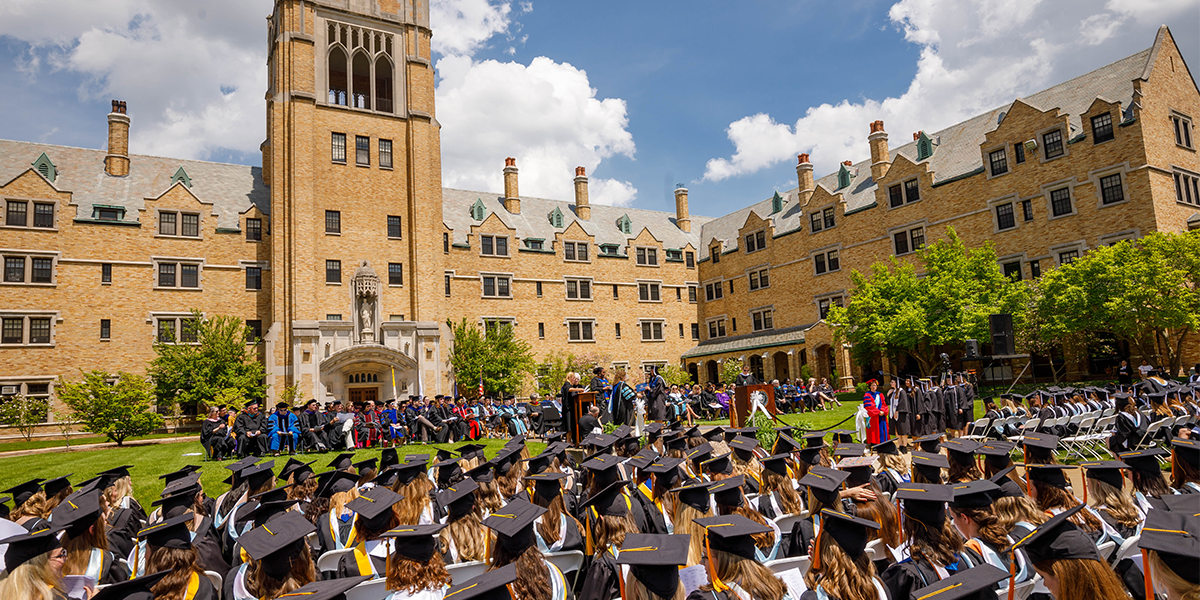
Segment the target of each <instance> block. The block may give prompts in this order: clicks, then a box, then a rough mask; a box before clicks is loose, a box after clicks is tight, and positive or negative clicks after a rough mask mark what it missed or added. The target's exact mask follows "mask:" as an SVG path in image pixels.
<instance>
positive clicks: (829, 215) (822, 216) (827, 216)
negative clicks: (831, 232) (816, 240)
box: [811, 206, 835, 233]
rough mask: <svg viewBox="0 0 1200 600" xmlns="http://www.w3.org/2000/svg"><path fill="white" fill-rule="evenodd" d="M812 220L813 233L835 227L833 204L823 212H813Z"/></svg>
mask: <svg viewBox="0 0 1200 600" xmlns="http://www.w3.org/2000/svg"><path fill="white" fill-rule="evenodd" d="M811 222H812V230H813V233H816V232H818V231H821V230H823V229H829V228H830V227H833V226H834V223H835V222H834V218H833V207H832V206H831V207H829V208H826V209H825V210H823V211H821V212H817V213H813V214H812V219H811Z"/></svg>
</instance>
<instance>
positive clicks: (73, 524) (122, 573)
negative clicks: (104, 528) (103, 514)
mask: <svg viewBox="0 0 1200 600" xmlns="http://www.w3.org/2000/svg"><path fill="white" fill-rule="evenodd" d="M99 517H100V490H98V489H91V490H89V491H84V492H76V493H74V494H71V495H70V496H67V498H66V500H64V501H63V502H62V504H59V505H58V506H57V507H56V508H55V509H54V510H53V511H52V512H51V514H50V521H51V523H53V524H54V526H55V527H64V528H65V533H64V535H63V539H64V540H67V539H74V538H78V537H79V536H82V535H84V534H86V533H87V530H88V529H89V528H91V527H92V526H93V525H94V524H95V523H96V519H98V518H99ZM82 574H83V575H87V576H88V577H91V578H92V579H95V580H96V583H98V584H100V585H108V584H113V583H117V582H121V581H125V580H127V579H129V569H128V568H126V567H123V566H121V565H120V564H119V563H117V562H116V555H115V554H113V553H112V552H111V551H109V550H101V549H99V548H91V556H90V558H89V560H88V563H87V567H86V570H85V572H84V573H82Z"/></svg>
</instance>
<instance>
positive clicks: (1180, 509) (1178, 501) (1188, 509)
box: [1161, 494, 1200, 517]
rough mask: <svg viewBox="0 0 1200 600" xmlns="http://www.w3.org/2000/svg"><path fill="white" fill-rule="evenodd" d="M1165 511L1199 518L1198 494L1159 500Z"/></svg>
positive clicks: (1164, 497) (1199, 496)
mask: <svg viewBox="0 0 1200 600" xmlns="http://www.w3.org/2000/svg"><path fill="white" fill-rule="evenodd" d="M1161 500H1162V502H1163V504H1165V505H1167V510H1169V511H1171V512H1177V513H1184V514H1188V515H1191V516H1193V517H1200V494H1173V495H1165V496H1163V497H1162V498H1161Z"/></svg>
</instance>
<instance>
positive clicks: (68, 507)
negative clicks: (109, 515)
mask: <svg viewBox="0 0 1200 600" xmlns="http://www.w3.org/2000/svg"><path fill="white" fill-rule="evenodd" d="M98 518H100V491H99V490H91V491H89V492H83V493H78V492H77V493H74V494H71V495H70V496H67V497H66V499H64V500H63V501H62V503H61V504H59V505H58V506H56V507H54V510H53V511H51V512H50V522H51V523H54V526H55V527H63V528H65V531H66V539H71V538H77V537H79V536H81V535H83V534H84V533H87V530H88V529H90V528H91V527H92V526H93V525H95V524H96V519H98Z"/></svg>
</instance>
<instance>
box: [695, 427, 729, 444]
mask: <svg viewBox="0 0 1200 600" xmlns="http://www.w3.org/2000/svg"><path fill="white" fill-rule="evenodd" d="M700 435H701V436H703V437H704V439H706V440H708V441H709V442H719V441H721V440H723V439H725V429H724V428H722V427H713V428H712V429H709V430H708V431H705V432H704V433H702V434H700Z"/></svg>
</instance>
